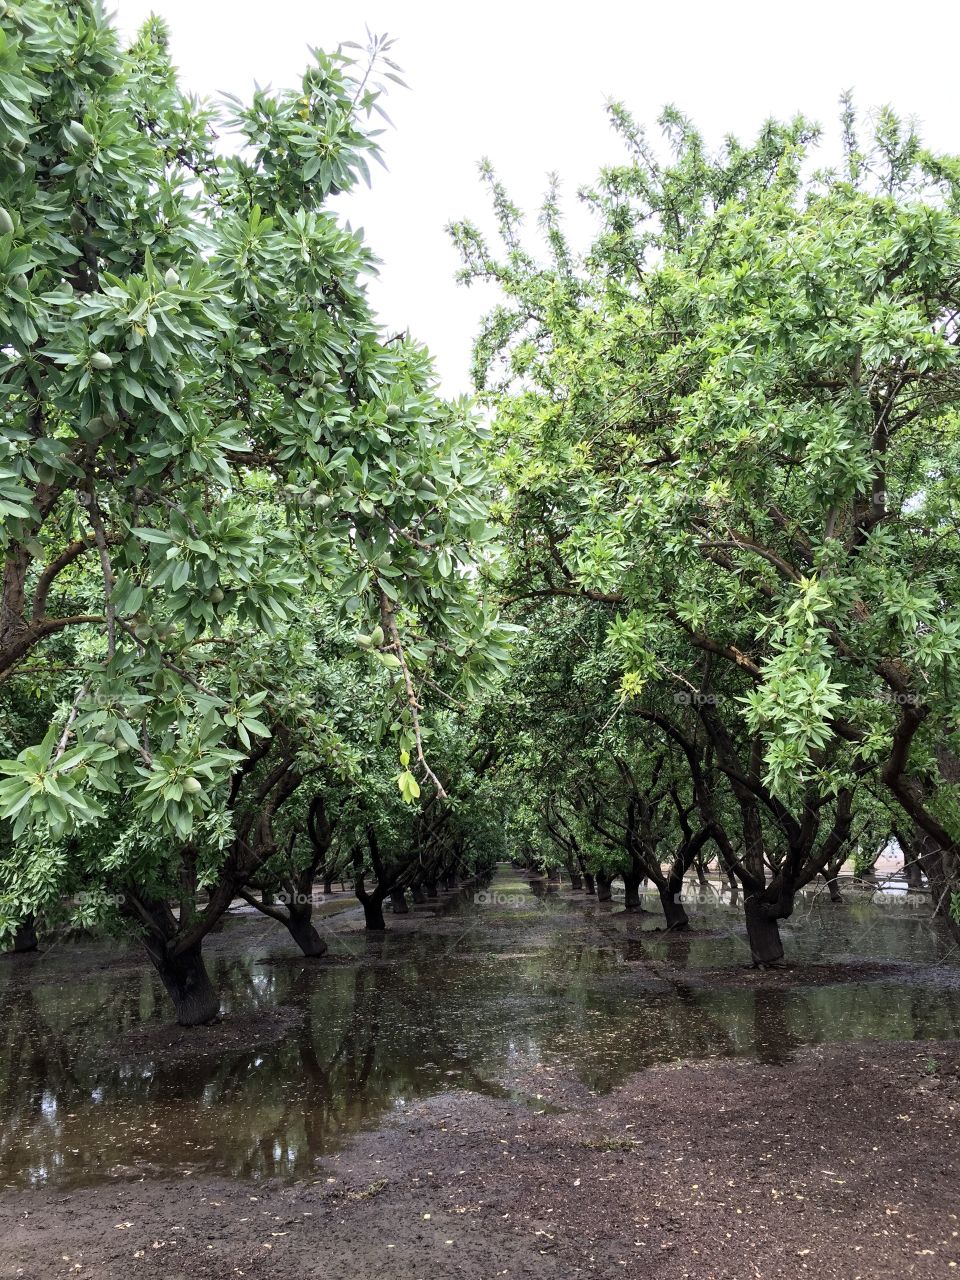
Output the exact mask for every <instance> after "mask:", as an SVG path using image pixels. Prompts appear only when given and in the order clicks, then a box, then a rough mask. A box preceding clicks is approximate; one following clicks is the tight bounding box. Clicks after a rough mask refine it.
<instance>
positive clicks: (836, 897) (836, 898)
mask: <svg viewBox="0 0 960 1280" xmlns="http://www.w3.org/2000/svg"><path fill="white" fill-rule="evenodd" d="M823 879H824V883H825V884H826V886H827V892H828V893H829V894H830V901H831V902H843V894H842V893H841V892H840V882H839V880H838V879H837V873H836V872H835V871H831V870H830V868H827V870H826V871H824V873H823Z"/></svg>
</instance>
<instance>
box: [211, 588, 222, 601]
mask: <svg viewBox="0 0 960 1280" xmlns="http://www.w3.org/2000/svg"><path fill="white" fill-rule="evenodd" d="M210 600H211V602H212V603H213V604H222V603H223V591H222V590H221V588H220V587H214V588H213V590H212V591H211V592H210Z"/></svg>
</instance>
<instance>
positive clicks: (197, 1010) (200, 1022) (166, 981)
mask: <svg viewBox="0 0 960 1280" xmlns="http://www.w3.org/2000/svg"><path fill="white" fill-rule="evenodd" d="M147 954H148V955H149V956H150V959H151V960H152V961H153V964H154V967H155V969H156V970H157V973H159V975H160V981H161V982H162V983H163V986H164V989H165V990H166V993H167V995H168V996H169V997H170V999H171V1000H172V1001H173V1007H174V1009H175V1010H176V1014H177V1022H178V1023H179V1024H180V1026H181V1027H202V1026H204V1025H205V1024H206V1023H208V1022H214V1021H215V1020H216V1019H217V1018H219V1016H220V997H219V996H218V995H217V993H216V991H214V989H213V984H212V983H211V981H210V977H209V975H208V974H207V970H206V966H205V965H204V963H203V955H202V952H201V949H200V943H199V942H198V943H196V944H195V945H194V946H192V947H190V948H188V949H187V950H186V951H184V952H182V953H181V954H180V955H178V956H173V957H171V956H168V955H167V954H166V948H165V947H164V946H163V944H162V943H158V942H156V941H153V940H148V941H147Z"/></svg>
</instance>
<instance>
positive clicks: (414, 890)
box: [410, 883, 427, 906]
mask: <svg viewBox="0 0 960 1280" xmlns="http://www.w3.org/2000/svg"><path fill="white" fill-rule="evenodd" d="M410 897H411V898H412V899H413V901H414V903H415V904H416V905H417V906H423V904H424V903H425V902H426V900H427V895H426V893H425V892H424V889H423V885H422V884H419V883H418V884H412V885H411V886H410Z"/></svg>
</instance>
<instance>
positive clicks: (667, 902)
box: [657, 881, 690, 933]
mask: <svg viewBox="0 0 960 1280" xmlns="http://www.w3.org/2000/svg"><path fill="white" fill-rule="evenodd" d="M657 892H658V893H659V894H660V906H661V907H662V908H663V917H664V919H665V920H666V922H667V928H668V929H669V930H670V931H671V932H672V933H682V932H683V931H684V930H685V929H689V928H690V921H689V919H688V917H687V911H686V908H685V907H684V905H683V903H682V902H681V901H680V893H679V890H678V891H676V892H675V891H674V890H673V889H672V888H671V885H670V882H669V881H668V882H667V883H666V884H665V885H664V886H663V887H662V888H661V887H660V886H658V887H657Z"/></svg>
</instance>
